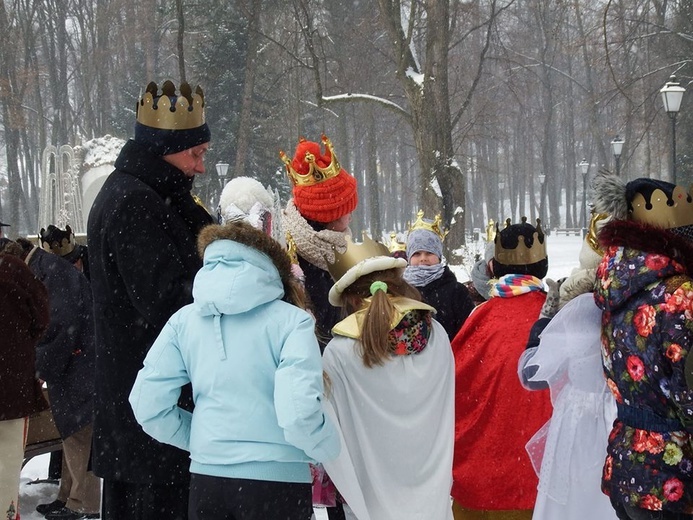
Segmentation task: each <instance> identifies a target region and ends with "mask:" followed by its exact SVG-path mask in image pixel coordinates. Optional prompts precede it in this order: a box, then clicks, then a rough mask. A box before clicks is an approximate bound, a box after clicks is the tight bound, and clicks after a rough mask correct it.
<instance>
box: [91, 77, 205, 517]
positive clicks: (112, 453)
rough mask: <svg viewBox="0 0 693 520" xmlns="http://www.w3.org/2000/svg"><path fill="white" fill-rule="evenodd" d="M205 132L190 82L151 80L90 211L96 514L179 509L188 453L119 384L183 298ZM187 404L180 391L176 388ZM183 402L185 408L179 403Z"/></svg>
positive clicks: (194, 264) (197, 225) (187, 290)
mask: <svg viewBox="0 0 693 520" xmlns="http://www.w3.org/2000/svg"><path fill="white" fill-rule="evenodd" d="M209 140H210V132H209V128H208V127H207V125H206V124H205V123H204V97H203V93H202V90H201V89H200V88H199V87H198V88H197V90H196V91H195V92H194V93H193V92H192V90H191V89H190V87H189V86H188V85H187V84H186V83H183V84H181V85H180V94H178V95H176V91H175V87H174V85H173V84H172V83H171V82H170V81H167V82H165V83H164V85H163V87H162V92H161V93H159V91H158V87H157V85H156V84H155V83H150V84H149V85H148V86H147V91H146V93H145V95H144V97H143V99H142V100H141V101H140V102H139V103H138V107H137V123H136V126H135V137H134V139H131V140H129V141H128V142H127V143H126V144H125V145H124V146H123V149H122V150H121V152H120V155H119V156H118V159H117V160H116V163H115V171H113V173H111V175H110V176H109V177H108V179H106V182H105V183H104V185H103V187H102V188H101V190H100V192H99V194H98V196H97V197H96V200H95V201H94V204H93V206H92V208H91V211H90V213H89V221H88V226H87V236H88V239H87V246H88V249H89V257H90V269H91V284H92V292H93V296H94V314H95V316H94V317H95V322H96V340H97V341H96V345H97V351H96V393H95V420H94V455H93V465H94V471H95V473H96V474H97V475H99V476H101V477H103V479H104V482H103V496H102V518H103V519H104V520H111V519H112V520H122V519H125V518H138V519H141V520H147V519H152V520H154V519H156V520H158V519H162V518H166V519H170V520H175V519H184V518H187V502H188V489H189V471H188V466H189V459H188V453H186V452H184V451H181V450H179V449H177V448H174V447H173V446H170V445H167V444H160V443H158V442H157V441H155V440H154V439H152V438H151V437H149V436H148V435H147V434H145V433H144V432H143V431H142V429H141V428H140V426H139V425H138V424H137V422H136V421H135V418H134V416H133V413H132V409H131V408H130V405H129V403H128V395H129V393H130V390H131V388H132V385H133V383H134V381H135V377H136V375H137V372H138V371H139V370H140V368H142V364H143V360H144V358H145V356H146V354H147V352H148V351H149V348H150V347H151V345H152V343H153V342H154V340H155V339H156V337H157V336H158V334H159V332H160V331H161V329H162V328H163V326H164V324H165V323H166V320H168V318H169V317H170V316H171V315H172V314H173V313H174V312H175V311H177V310H178V309H180V308H181V307H182V306H184V305H186V304H188V303H190V302H191V301H192V281H193V278H194V276H195V273H196V272H197V270H198V269H199V267H200V266H201V260H200V258H199V257H198V254H197V248H196V239H197V234H198V232H199V231H200V230H201V228H202V227H204V226H205V225H207V224H211V223H212V217H211V216H210V215H209V213H208V212H207V211H206V210H205V209H204V208H203V207H202V206H200V205H198V204H197V203H196V202H195V200H194V199H193V197H192V195H191V193H190V191H191V189H192V186H193V179H194V176H195V175H197V174H202V173H204V171H205V168H204V163H203V158H204V155H205V153H206V151H207V149H208V147H209ZM181 399H182V400H183V401H184V402H182V403H181V405H182V406H188V408H189V407H190V406H191V403H192V399H191V396H190V393H188V394H187V395H185V396H183V395H182V396H181ZM189 409H190V408H189Z"/></svg>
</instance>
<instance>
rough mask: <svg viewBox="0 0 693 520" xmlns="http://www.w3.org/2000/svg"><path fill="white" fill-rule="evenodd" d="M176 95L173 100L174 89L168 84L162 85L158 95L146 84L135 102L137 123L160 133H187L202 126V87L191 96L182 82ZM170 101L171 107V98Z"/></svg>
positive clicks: (203, 117) (156, 90)
mask: <svg viewBox="0 0 693 520" xmlns="http://www.w3.org/2000/svg"><path fill="white" fill-rule="evenodd" d="M179 93H180V95H178V96H176V87H175V85H174V84H173V82H172V81H171V80H166V81H165V82H164V84H163V85H162V87H161V93H160V94H159V89H158V86H157V84H156V83H155V82H153V81H152V82H150V83H149V84H148V85H147V87H146V88H145V93H144V95H142V97H141V99H140V100H139V101H138V102H137V110H136V114H137V122H138V123H140V124H142V125H145V126H149V127H152V128H157V129H160V130H188V129H192V128H198V127H200V126H202V125H203V124H204V123H205V112H204V106H205V103H204V92H203V91H202V87H200V86H199V85H198V86H197V87H196V88H195V92H194V93H193V90H192V88H191V87H190V85H189V84H188V83H186V82H183V83H181V84H180V88H179ZM174 97H175V98H176V99H175V102H174V103H173V104H172V102H171V98H174Z"/></svg>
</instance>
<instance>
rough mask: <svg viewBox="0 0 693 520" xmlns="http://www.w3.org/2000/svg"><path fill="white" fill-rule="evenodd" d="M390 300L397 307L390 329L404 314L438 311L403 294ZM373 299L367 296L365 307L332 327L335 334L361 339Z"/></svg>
mask: <svg viewBox="0 0 693 520" xmlns="http://www.w3.org/2000/svg"><path fill="white" fill-rule="evenodd" d="M390 301H391V302H392V305H393V306H394V308H395V314H394V316H392V321H391V322H390V330H392V329H394V328H395V327H396V326H397V325H398V324H399V322H400V321H402V318H404V315H405V314H407V313H408V312H410V311H413V310H417V309H419V310H425V311H431V312H436V310H435V308H433V307H431V306H430V305H428V304H425V303H424V302H420V301H418V300H412V299H410V298H403V297H401V296H397V297H391V298H390ZM370 304H371V299H370V298H367V299H366V300H364V307H363V309H361V310H358V311H356V312H355V313H353V314H350V315H349V316H347V317H346V318H344V319H343V320H342V321H340V322H339V323H337V324H336V325H335V326H334V327H332V333H333V334H339V335H340V336H346V337H347V338H353V339H359V338H360V337H361V326H362V325H363V317H364V316H365V315H366V311H367V310H368V307H370Z"/></svg>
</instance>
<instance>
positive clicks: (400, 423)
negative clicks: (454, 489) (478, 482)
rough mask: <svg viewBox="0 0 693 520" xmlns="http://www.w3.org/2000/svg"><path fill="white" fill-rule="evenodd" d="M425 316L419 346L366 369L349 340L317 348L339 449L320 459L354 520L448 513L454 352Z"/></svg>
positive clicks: (448, 516)
mask: <svg viewBox="0 0 693 520" xmlns="http://www.w3.org/2000/svg"><path fill="white" fill-rule="evenodd" d="M433 323H434V326H433V333H432V334H431V338H430V341H429V344H428V345H427V347H426V348H425V349H424V350H423V351H422V352H420V353H419V354H414V355H407V356H394V357H392V358H391V359H389V360H388V361H387V362H385V364H384V365H382V366H375V367H372V368H366V367H365V366H364V364H363V362H362V361H361V358H360V356H359V355H358V343H357V341H355V340H353V339H349V338H345V337H336V338H335V339H333V340H332V341H331V342H330V343H329V345H328V346H327V348H326V349H325V353H324V355H323V367H324V370H325V372H326V373H327V375H328V376H329V379H330V383H331V388H330V390H329V403H326V411H327V413H328V414H330V416H331V418H332V419H333V420H334V422H335V424H337V425H338V429H339V431H340V435H341V436H342V439H341V440H342V450H341V452H340V455H339V457H338V458H337V460H334V461H329V462H325V463H324V464H323V465H324V467H325V470H326V471H327V473H328V475H329V476H330V478H331V479H332V481H333V482H334V484H335V486H336V487H337V489H338V490H339V492H340V493H341V494H342V496H343V497H344V499H345V501H346V503H347V504H348V506H349V508H350V509H351V511H352V512H353V514H354V516H355V518H357V519H358V520H452V508H451V504H450V488H451V486H452V455H453V444H454V435H455V422H454V413H455V411H454V384H455V383H454V358H453V356H452V350H451V348H450V342H449V341H448V337H447V334H446V333H445V330H444V329H443V328H442V326H441V325H440V324H439V323H437V322H435V321H434V322H433Z"/></svg>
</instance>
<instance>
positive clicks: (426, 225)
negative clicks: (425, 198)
mask: <svg viewBox="0 0 693 520" xmlns="http://www.w3.org/2000/svg"><path fill="white" fill-rule="evenodd" d="M423 217H424V212H423V210H422V209H420V210H419V211H418V212H417V213H416V222H414V224H413V225H410V226H409V232H410V233H411V232H412V231H415V230H417V229H425V230H427V231H432V232H433V233H435V234H436V235H438V237H440V240H441V242H442V241H443V240H445V237H446V236H447V234H448V231H449V230H447V229H446V230H444V231H443V228H442V225H443V218H442V217H441V216H440V213H438V214H437V215H436V216H435V218H434V219H433V222H428V221H426V220H424V218H423Z"/></svg>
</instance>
